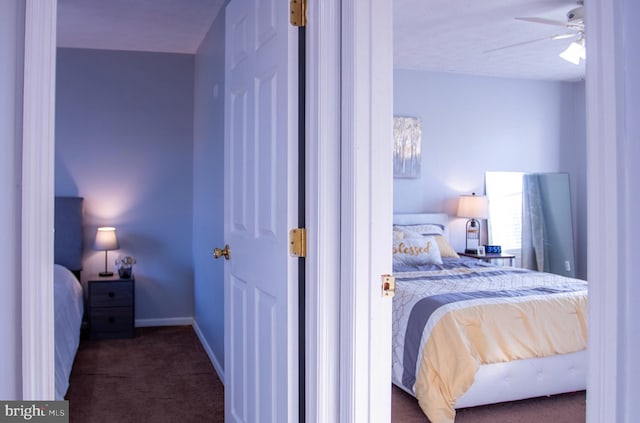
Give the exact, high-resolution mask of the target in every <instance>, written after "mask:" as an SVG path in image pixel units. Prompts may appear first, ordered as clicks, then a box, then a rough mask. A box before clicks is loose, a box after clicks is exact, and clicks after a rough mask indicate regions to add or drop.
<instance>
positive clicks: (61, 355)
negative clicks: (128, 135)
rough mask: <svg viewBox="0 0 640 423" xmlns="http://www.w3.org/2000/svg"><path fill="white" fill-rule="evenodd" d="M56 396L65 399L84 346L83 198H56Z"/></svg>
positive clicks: (58, 398)
mask: <svg viewBox="0 0 640 423" xmlns="http://www.w3.org/2000/svg"><path fill="white" fill-rule="evenodd" d="M54 230H55V233H54V262H55V264H54V269H53V283H54V287H53V292H54V320H55V322H54V331H55V334H54V338H55V398H56V400H62V399H64V396H65V395H66V393H67V389H68V388H69V377H70V375H71V368H72V366H73V361H74V359H75V355H76V352H77V351H78V346H79V345H80V330H81V326H82V316H83V313H84V302H83V301H84V300H83V294H82V286H81V285H80V271H81V270H82V198H79V197H56V199H55V219H54Z"/></svg>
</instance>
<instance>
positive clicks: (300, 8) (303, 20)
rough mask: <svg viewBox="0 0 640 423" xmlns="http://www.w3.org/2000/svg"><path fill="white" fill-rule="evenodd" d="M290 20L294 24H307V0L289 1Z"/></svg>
mask: <svg viewBox="0 0 640 423" xmlns="http://www.w3.org/2000/svg"><path fill="white" fill-rule="evenodd" d="M289 11H290V14H291V17H290V21H291V25H293V26H305V25H306V24H307V0H291V1H289Z"/></svg>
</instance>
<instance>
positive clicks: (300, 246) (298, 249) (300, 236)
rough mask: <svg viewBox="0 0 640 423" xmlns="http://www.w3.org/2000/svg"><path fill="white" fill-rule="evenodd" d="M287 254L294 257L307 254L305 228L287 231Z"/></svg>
mask: <svg viewBox="0 0 640 423" xmlns="http://www.w3.org/2000/svg"><path fill="white" fill-rule="evenodd" d="M289 254H291V255H292V256H294V257H306V256H307V230H306V229H305V228H295V229H291V230H290V231H289Z"/></svg>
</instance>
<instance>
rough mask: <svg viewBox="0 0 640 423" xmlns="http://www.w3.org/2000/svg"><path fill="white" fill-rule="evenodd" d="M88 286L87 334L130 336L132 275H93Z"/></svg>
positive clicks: (112, 336) (106, 336)
mask: <svg viewBox="0 0 640 423" xmlns="http://www.w3.org/2000/svg"><path fill="white" fill-rule="evenodd" d="M88 286H89V301H88V308H89V310H88V311H89V312H88V315H89V338H90V339H114V338H133V336H134V326H135V325H134V319H135V292H136V290H135V278H134V277H133V276H132V277H131V279H122V278H120V277H119V276H118V275H117V274H116V275H115V276H108V277H101V276H97V275H96V276H95V277H92V278H91V279H90V280H89V281H88Z"/></svg>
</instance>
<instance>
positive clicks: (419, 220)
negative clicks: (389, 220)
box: [393, 213, 449, 240]
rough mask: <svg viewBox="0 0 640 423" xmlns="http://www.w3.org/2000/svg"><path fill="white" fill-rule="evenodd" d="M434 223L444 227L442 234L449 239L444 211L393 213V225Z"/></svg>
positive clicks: (447, 218)
mask: <svg viewBox="0 0 640 423" xmlns="http://www.w3.org/2000/svg"><path fill="white" fill-rule="evenodd" d="M425 223H435V224H438V225H442V227H444V233H443V236H444V237H445V238H446V239H447V240H448V239H449V215H448V214H446V213H401V214H394V215H393V224H394V225H420V224H425Z"/></svg>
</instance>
